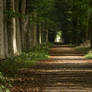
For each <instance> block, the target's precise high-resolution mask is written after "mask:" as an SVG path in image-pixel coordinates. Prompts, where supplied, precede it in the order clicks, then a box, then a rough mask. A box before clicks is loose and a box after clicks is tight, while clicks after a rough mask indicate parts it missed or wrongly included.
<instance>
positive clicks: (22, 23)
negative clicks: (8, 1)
mask: <svg viewBox="0 0 92 92" xmlns="http://www.w3.org/2000/svg"><path fill="white" fill-rule="evenodd" d="M25 13H26V0H22V2H21V14H22V15H23V16H24V15H25ZM25 21H26V20H25V17H23V18H21V41H22V50H24V49H25V25H26V23H25Z"/></svg>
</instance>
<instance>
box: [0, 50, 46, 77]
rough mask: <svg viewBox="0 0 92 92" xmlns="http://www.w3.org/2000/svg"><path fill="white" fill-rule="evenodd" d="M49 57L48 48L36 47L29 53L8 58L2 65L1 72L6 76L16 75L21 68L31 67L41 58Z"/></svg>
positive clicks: (0, 66)
mask: <svg viewBox="0 0 92 92" xmlns="http://www.w3.org/2000/svg"><path fill="white" fill-rule="evenodd" d="M45 59H48V50H46V49H39V50H38V49H34V50H31V51H30V52H27V53H25V52H24V53H22V54H21V55H20V56H15V57H12V58H8V60H6V61H4V62H2V63H1V65H0V72H2V74H3V75H5V76H14V75H16V73H17V71H18V70H19V69H21V68H27V67H31V66H32V65H34V64H36V63H37V62H38V61H40V60H45Z"/></svg>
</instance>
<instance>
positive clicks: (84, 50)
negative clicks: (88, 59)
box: [75, 46, 90, 55]
mask: <svg viewBox="0 0 92 92" xmlns="http://www.w3.org/2000/svg"><path fill="white" fill-rule="evenodd" d="M75 49H76V50H77V51H78V52H80V53H82V54H84V55H85V54H87V53H88V52H89V51H90V47H81V46H78V47H75Z"/></svg>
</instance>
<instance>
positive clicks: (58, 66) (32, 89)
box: [12, 47, 92, 92]
mask: <svg viewBox="0 0 92 92" xmlns="http://www.w3.org/2000/svg"><path fill="white" fill-rule="evenodd" d="M65 48H66V49H65ZM56 52H57V53H56ZM52 53H54V54H55V53H56V54H59V55H52ZM67 53H70V54H72V53H73V54H74V53H75V56H72V55H66V54H67ZM50 54H51V56H49V59H47V60H41V61H40V62H39V63H37V65H34V66H32V67H30V68H24V69H21V70H19V71H18V75H17V79H15V80H13V82H14V84H15V85H14V86H15V89H13V91H12V92H91V91H90V90H91V88H92V81H91V76H92V60H88V59H85V57H84V56H81V55H80V53H77V52H76V50H75V49H74V48H70V47H69V48H68V47H61V48H54V49H53V48H52V49H51V51H50ZM21 84H22V85H21Z"/></svg>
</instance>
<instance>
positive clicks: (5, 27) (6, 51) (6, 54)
mask: <svg viewBox="0 0 92 92" xmlns="http://www.w3.org/2000/svg"><path fill="white" fill-rule="evenodd" d="M4 10H6V0H4ZM4 42H5V43H4V45H5V57H9V49H8V30H7V17H6V16H5V15H4Z"/></svg>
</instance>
